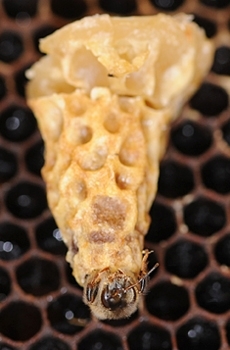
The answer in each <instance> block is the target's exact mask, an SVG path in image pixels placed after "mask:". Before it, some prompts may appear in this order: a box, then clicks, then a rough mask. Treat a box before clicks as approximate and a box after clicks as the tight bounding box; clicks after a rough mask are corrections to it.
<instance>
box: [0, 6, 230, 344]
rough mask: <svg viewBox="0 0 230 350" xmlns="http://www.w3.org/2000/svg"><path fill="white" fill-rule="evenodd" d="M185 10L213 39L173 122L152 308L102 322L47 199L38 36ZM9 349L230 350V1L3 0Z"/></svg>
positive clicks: (2, 155)
mask: <svg viewBox="0 0 230 350" xmlns="http://www.w3.org/2000/svg"><path fill="white" fill-rule="evenodd" d="M159 11H161V12H165V13H169V14H171V13H172V14H173V13H175V12H182V11H183V12H186V13H192V14H193V15H194V21H195V22H196V23H198V24H199V25H200V26H201V27H203V28H204V29H205V31H206V34H207V36H208V37H210V38H213V41H214V43H215V45H216V51H215V58H214V62H213V66H212V68H211V71H210V74H209V75H208V77H207V78H206V80H205V81H204V82H203V84H202V86H201V87H200V89H199V90H198V91H197V93H196V94H195V95H194V96H193V97H192V98H191V100H190V101H189V103H188V104H187V105H186V106H185V107H184V109H183V112H182V114H181V117H180V118H179V119H178V120H177V121H175V122H174V124H173V125H172V129H171V134H170V142H169V146H168V149H167V153H166V155H165V157H164V159H163V160H162V162H161V174H160V178H159V189H158V194H157V197H156V200H155V202H154V204H153V206H152V208H151V217H152V224H151V227H150V229H149V232H148V234H147V236H146V242H145V245H146V248H149V249H153V250H154V252H155V253H154V254H152V255H150V262H149V266H150V267H151V266H153V265H154V264H155V262H156V261H158V262H159V263H160V267H159V268H158V269H157V270H156V271H154V272H153V273H152V274H151V276H150V277H151V278H150V282H149V290H148V292H147V293H146V295H145V296H144V301H143V307H142V308H141V309H140V310H138V311H137V312H136V313H135V314H134V315H132V316H131V317H130V318H129V319H124V320H114V321H103V322H102V321H101V322H100V321H98V320H96V319H94V318H92V316H91V314H90V312H89V309H88V308H87V306H86V305H85V304H84V303H83V302H82V289H81V287H80V286H78V285H77V283H76V282H75V280H74V278H73V277H72V274H71V269H70V267H69V266H68V264H67V263H66V261H65V254H66V247H65V245H64V243H63V242H62V239H61V234H60V231H59V230H58V228H57V225H56V223H55V221H54V219H53V218H52V216H51V213H50V211H49V210H48V207H47V201H46V193H45V187H44V183H43V181H42V179H41V176H40V169H41V167H42V165H43V148H44V145H43V142H42V140H41V136H40V133H39V131H38V129H37V124H36V120H35V118H34V116H33V114H32V112H31V111H30V109H29V108H28V107H27V105H26V102H25V92H24V88H25V84H26V78H25V75H24V72H25V70H26V69H27V68H28V67H30V66H31V64H32V63H33V62H34V61H35V60H37V59H38V58H39V57H40V56H41V54H40V53H39V51H38V40H39V38H40V37H44V36H46V35H47V34H50V33H52V32H53V31H54V30H55V29H57V28H59V27H60V26H63V25H64V24H66V23H68V22H70V21H73V20H75V19H78V18H81V17H82V16H85V15H91V14H94V13H103V12H107V13H110V14H113V15H114V14H116V15H122V16H124V15H130V14H138V15H146V14H154V13H157V12H159ZM0 19H1V22H0V23H1V24H0V183H1V191H0V350H3V349H4V350H16V349H25V350H46V349H53V350H70V349H78V350H206V349H207V350H226V349H229V348H230V271H229V267H230V215H229V210H230V181H229V178H230V109H229V94H230V77H229V76H230V3H229V0H136V1H135V0H110V1H108V0H107V1H106V0H98V1H96V0H65V1H62V0H20V1H18V0H0Z"/></svg>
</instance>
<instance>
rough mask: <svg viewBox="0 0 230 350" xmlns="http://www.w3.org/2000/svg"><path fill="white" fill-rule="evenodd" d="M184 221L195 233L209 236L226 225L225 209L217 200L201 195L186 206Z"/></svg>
mask: <svg viewBox="0 0 230 350" xmlns="http://www.w3.org/2000/svg"><path fill="white" fill-rule="evenodd" d="M184 221H185V224H186V225H187V226H188V228H189V230H191V231H192V232H193V233H195V234H198V235H200V236H203V237H208V236H211V235H212V234H214V233H215V232H217V231H219V230H220V229H221V228H223V226H224V225H225V223H226V217H225V210H224V208H223V207H222V206H221V205H220V204H218V203H217V202H214V201H211V200H208V199H206V198H202V197H201V198H198V199H196V200H194V202H192V203H190V204H188V205H187V206H186V207H185V208H184Z"/></svg>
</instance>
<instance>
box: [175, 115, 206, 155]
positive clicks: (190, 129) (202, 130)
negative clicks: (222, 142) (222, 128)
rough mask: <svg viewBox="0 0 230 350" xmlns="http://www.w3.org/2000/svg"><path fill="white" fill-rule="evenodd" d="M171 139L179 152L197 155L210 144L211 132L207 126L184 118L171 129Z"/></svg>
mask: <svg viewBox="0 0 230 350" xmlns="http://www.w3.org/2000/svg"><path fill="white" fill-rule="evenodd" d="M171 141H172V143H173V145H174V146H175V147H176V148H177V149H178V151H180V152H181V153H183V154H185V155H188V156H199V155H201V154H202V153H204V152H205V151H207V149H208V148H209V147H210V146H211V144H212V134H211V132H210V130H209V129H208V128H207V127H203V126H201V125H198V124H197V123H195V122H193V121H190V120H185V121H183V122H182V123H180V124H179V125H177V126H176V127H174V128H173V129H172V131H171Z"/></svg>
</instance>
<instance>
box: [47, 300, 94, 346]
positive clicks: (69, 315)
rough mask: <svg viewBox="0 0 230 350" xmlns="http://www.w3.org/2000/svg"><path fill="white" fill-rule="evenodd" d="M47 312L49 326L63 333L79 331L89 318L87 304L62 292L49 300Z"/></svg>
mask: <svg viewBox="0 0 230 350" xmlns="http://www.w3.org/2000/svg"><path fill="white" fill-rule="evenodd" d="M47 314H48V319H49V322H50V324H51V326H52V327H53V328H54V329H56V330H57V331H58V332H60V333H64V334H75V333H78V332H80V331H81V330H82V329H83V327H84V326H85V325H86V324H87V322H89V319H90V310H89V308H88V306H86V305H85V304H84V303H83V301H82V299H81V298H79V297H77V296H75V295H73V294H64V295H62V296H60V297H59V298H57V299H55V300H54V301H52V302H50V304H49V305H48V309H47ZM85 349H88V348H87V347H86V348H85Z"/></svg>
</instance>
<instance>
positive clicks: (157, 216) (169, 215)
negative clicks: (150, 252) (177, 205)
mask: <svg viewBox="0 0 230 350" xmlns="http://www.w3.org/2000/svg"><path fill="white" fill-rule="evenodd" d="M150 216H151V220H152V221H151V225H150V228H149V231H148V234H147V236H146V240H147V241H149V242H153V243H158V242H161V241H164V240H166V239H168V238H169V237H171V236H172V235H173V234H174V232H175V230H176V219H175V215H174V212H173V211H172V209H171V208H169V207H167V206H165V205H161V204H159V203H157V202H155V203H154V204H153V206H152V208H151V210H150Z"/></svg>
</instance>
